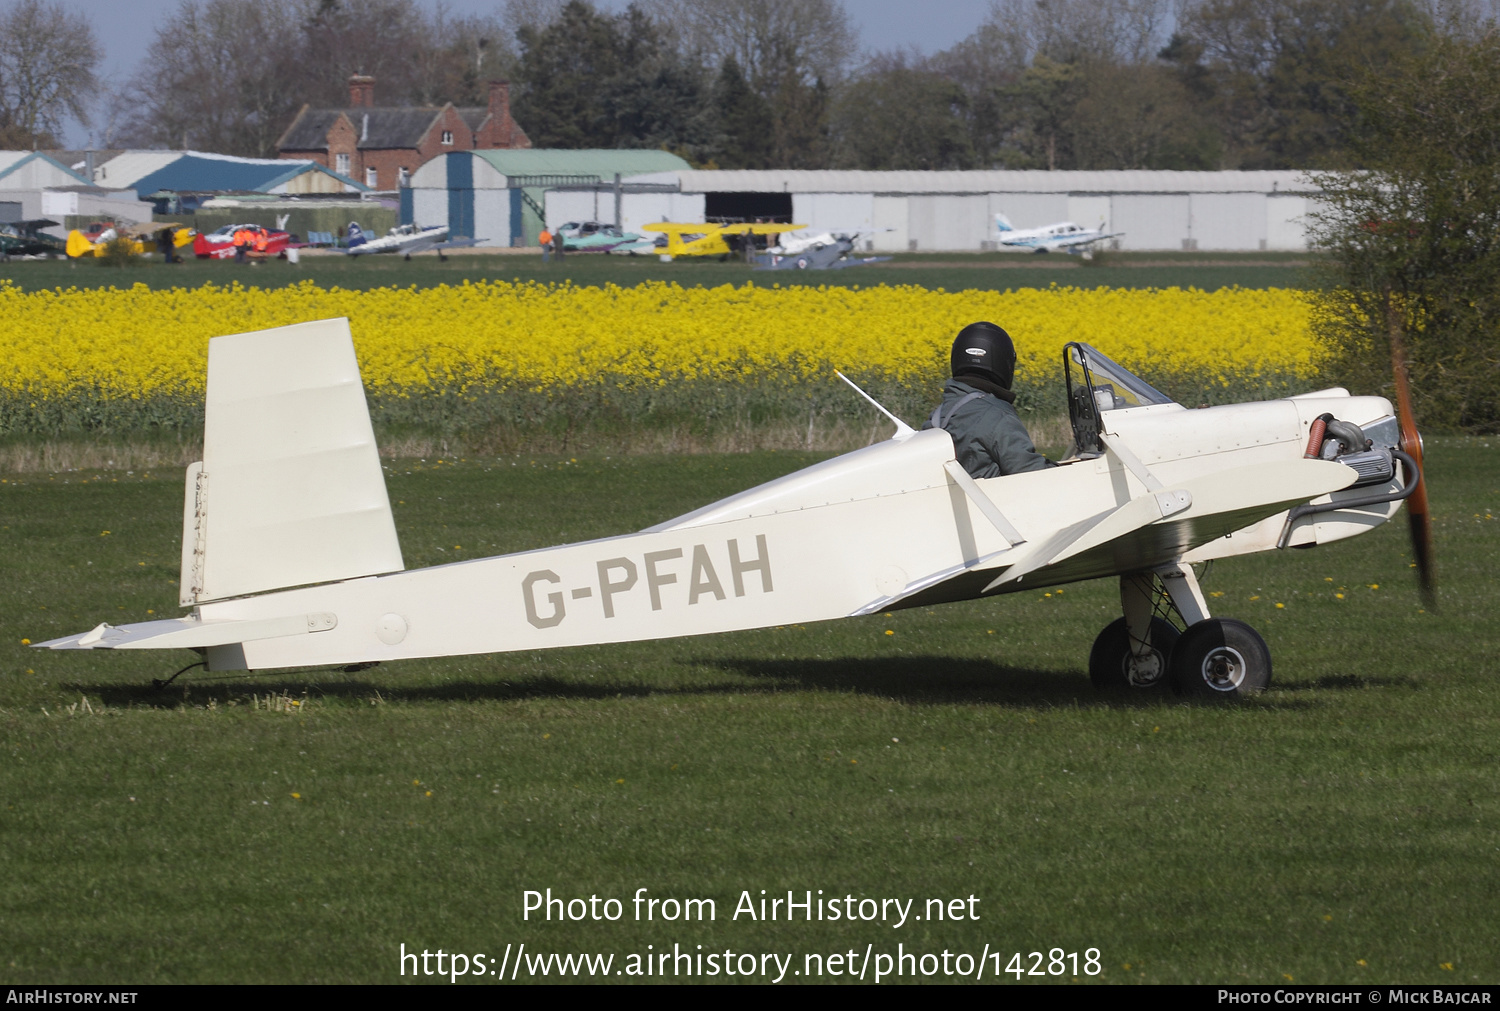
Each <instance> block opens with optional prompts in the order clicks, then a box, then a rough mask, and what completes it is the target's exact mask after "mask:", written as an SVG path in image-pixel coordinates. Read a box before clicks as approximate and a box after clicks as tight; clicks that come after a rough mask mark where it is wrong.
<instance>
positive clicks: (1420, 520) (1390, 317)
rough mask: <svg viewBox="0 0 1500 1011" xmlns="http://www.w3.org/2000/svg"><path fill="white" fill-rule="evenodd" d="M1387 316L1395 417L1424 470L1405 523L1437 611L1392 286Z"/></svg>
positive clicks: (1425, 598) (1418, 449) (1418, 450)
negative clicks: (1394, 391) (1419, 472)
mask: <svg viewBox="0 0 1500 1011" xmlns="http://www.w3.org/2000/svg"><path fill="white" fill-rule="evenodd" d="M1385 315H1386V324H1387V330H1388V332H1389V335H1390V341H1391V370H1392V372H1393V374H1394V377H1395V380H1396V417H1397V419H1398V421H1399V423H1400V425H1401V449H1402V451H1403V452H1405V453H1407V454H1408V455H1410V456H1411V457H1412V459H1414V460H1416V461H1417V468H1418V469H1419V470H1420V471H1421V480H1420V482H1419V483H1418V484H1417V488H1416V490H1415V491H1413V492H1412V493H1411V497H1410V498H1408V499H1407V500H1406V522H1407V526H1408V527H1409V529H1410V531H1411V550H1412V556H1413V557H1414V558H1415V559H1416V565H1417V580H1418V583H1419V585H1420V586H1421V588H1422V602H1423V603H1424V604H1426V605H1427V607H1428V608H1430V609H1433V610H1436V609H1437V569H1436V559H1435V557H1434V554H1433V548H1432V513H1431V511H1430V510H1429V509H1428V504H1427V465H1426V464H1424V463H1423V462H1422V436H1421V434H1420V433H1419V432H1418V431H1417V421H1416V417H1415V416H1414V415H1413V414H1412V409H1411V384H1410V382H1409V380H1408V377H1407V370H1406V342H1405V340H1404V339H1403V336H1402V334H1403V327H1402V325H1401V321H1400V319H1399V318H1398V316H1397V310H1396V307H1395V305H1394V304H1393V303H1392V301H1391V292H1390V289H1386V293H1385Z"/></svg>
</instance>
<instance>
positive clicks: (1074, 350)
mask: <svg viewBox="0 0 1500 1011" xmlns="http://www.w3.org/2000/svg"><path fill="white" fill-rule="evenodd" d="M1068 354H1069V357H1070V358H1071V360H1072V361H1073V363H1074V364H1076V365H1079V366H1080V367H1082V368H1084V369H1086V370H1087V371H1088V376H1089V380H1090V382H1089V385H1090V386H1092V387H1093V392H1094V403H1095V404H1096V405H1097V406H1098V409H1099V410H1100V411H1119V410H1124V409H1126V408H1129V407H1145V406H1146V405H1148V404H1170V403H1173V400H1172V398H1171V397H1169V396H1167V395H1166V394H1165V393H1163V392H1161V391H1160V390H1158V389H1157V388H1156V387H1154V386H1152V385H1151V384H1150V383H1148V382H1146V381H1145V380H1144V379H1142V378H1140V377H1139V376H1137V375H1135V374H1134V373H1133V372H1131V371H1130V370H1129V369H1127V368H1125V367H1124V366H1123V365H1120V364H1119V363H1118V362H1115V361H1113V360H1111V359H1110V358H1109V357H1108V356H1107V355H1105V354H1103V353H1102V352H1100V351H1099V350H1098V349H1097V348H1093V347H1090V346H1089V345H1087V344H1078V343H1074V344H1069V345H1068Z"/></svg>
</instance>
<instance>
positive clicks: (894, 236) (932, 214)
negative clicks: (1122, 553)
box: [547, 170, 1316, 252]
mask: <svg viewBox="0 0 1500 1011" xmlns="http://www.w3.org/2000/svg"><path fill="white" fill-rule="evenodd" d="M629 181H632V182H636V181H640V182H656V183H676V184H677V185H678V186H679V187H680V188H681V192H680V194H676V195H665V194H626V195H625V197H624V215H623V216H624V218H625V221H624V224H625V227H626V228H627V229H630V230H639V226H640V225H642V224H645V223H648V222H651V221H663V220H676V221H701V220H702V214H703V211H702V205H703V201H704V199H705V198H706V196H707V195H708V194H723V193H730V194H734V193H760V194H787V195H788V196H789V199H790V209H789V213H790V215H791V217H792V219H793V220H794V221H796V222H797V223H799V224H805V225H807V226H808V227H809V228H810V229H813V230H816V231H830V230H848V229H854V228H860V229H870V230H871V231H872V232H873V233H874V234H873V235H872V236H870V237H869V239H867V240H866V241H867V242H868V244H869V247H870V248H871V249H873V250H876V251H884V252H905V251H908V250H919V251H927V250H934V251H943V250H952V251H958V250H979V249H988V248H994V245H995V243H996V242H997V240H998V239H999V233H998V231H997V230H996V228H995V215H996V214H997V213H1003V214H1004V215H1005V216H1006V217H1007V218H1009V219H1010V222H1011V224H1012V225H1013V226H1015V227H1016V228H1035V227H1038V226H1040V225H1049V224H1053V223H1055V222H1058V221H1073V222H1075V223H1077V224H1079V225H1082V226H1083V227H1085V228H1098V227H1103V228H1104V229H1106V230H1107V231H1114V232H1123V233H1124V234H1123V235H1121V236H1120V238H1119V240H1118V241H1119V248H1121V249H1126V250H1183V249H1199V250H1222V251H1236V250H1239V251H1253V250H1305V249H1306V248H1307V235H1306V215H1307V214H1308V213H1309V212H1310V211H1312V210H1313V209H1314V207H1315V204H1316V192H1315V190H1314V189H1313V188H1312V186H1311V184H1310V183H1309V182H1308V181H1307V180H1306V179H1305V178H1304V177H1303V176H1302V174H1301V173H1299V172H1042V171H1025V172H811V171H807V172H804V171H775V170H768V171H700V170H682V171H671V172H656V173H652V174H650V175H644V176H634V177H631V179H630V180H629ZM547 200H548V211H547V218H548V221H549V222H550V221H552V220H553V218H554V213H553V210H552V207H553V201H554V200H555V201H557V206H558V208H559V210H561V208H563V207H564V206H566V207H567V208H569V211H568V213H563V214H559V215H557V216H556V220H557V221H565V220H570V219H571V218H577V217H592V216H594V215H593V213H592V211H593V195H592V194H588V193H584V194H569V193H559V192H552V193H548V195H547ZM612 200H613V197H612V196H608V197H606V196H605V195H603V194H601V204H600V207H599V213H600V214H602V215H604V216H606V217H610V218H612V217H613V215H614V210H613V203H612ZM695 201H696V203H695ZM584 203H587V205H588V206H587V208H585V207H584V206H583V205H584ZM606 204H608V207H606ZM575 205H576V206H575ZM585 211H587V213H585ZM695 211H696V213H695Z"/></svg>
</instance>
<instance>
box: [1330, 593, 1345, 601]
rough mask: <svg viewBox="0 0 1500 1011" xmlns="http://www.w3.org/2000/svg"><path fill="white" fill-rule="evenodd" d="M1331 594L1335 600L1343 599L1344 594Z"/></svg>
mask: <svg viewBox="0 0 1500 1011" xmlns="http://www.w3.org/2000/svg"><path fill="white" fill-rule="evenodd" d="M1333 596H1334V598H1335V599H1337V600H1343V599H1344V595H1343V594H1342V593H1335V594H1334V595H1333Z"/></svg>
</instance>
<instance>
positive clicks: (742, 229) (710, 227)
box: [641, 221, 807, 260]
mask: <svg viewBox="0 0 1500 1011" xmlns="http://www.w3.org/2000/svg"><path fill="white" fill-rule="evenodd" d="M806 227H807V226H806V225H793V224H785V223H782V222H779V221H769V222H755V223H743V224H738V225H714V224H676V223H672V222H666V221H661V222H658V223H656V224H652V225H642V226H641V231H643V232H660V233H663V234H665V235H666V237H667V248H666V251H665V252H664V253H661V254H660V255H661V258H662V259H663V260H671V259H673V258H674V257H678V256H729V255H730V254H731V253H740V252H743V251H744V247H743V243H745V242H748V241H750V239H749V237H750V236H752V235H779V234H780V233H782V232H795V231H797V230H798V229H801V228H806ZM730 240H733V241H734V242H735V245H730Z"/></svg>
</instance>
